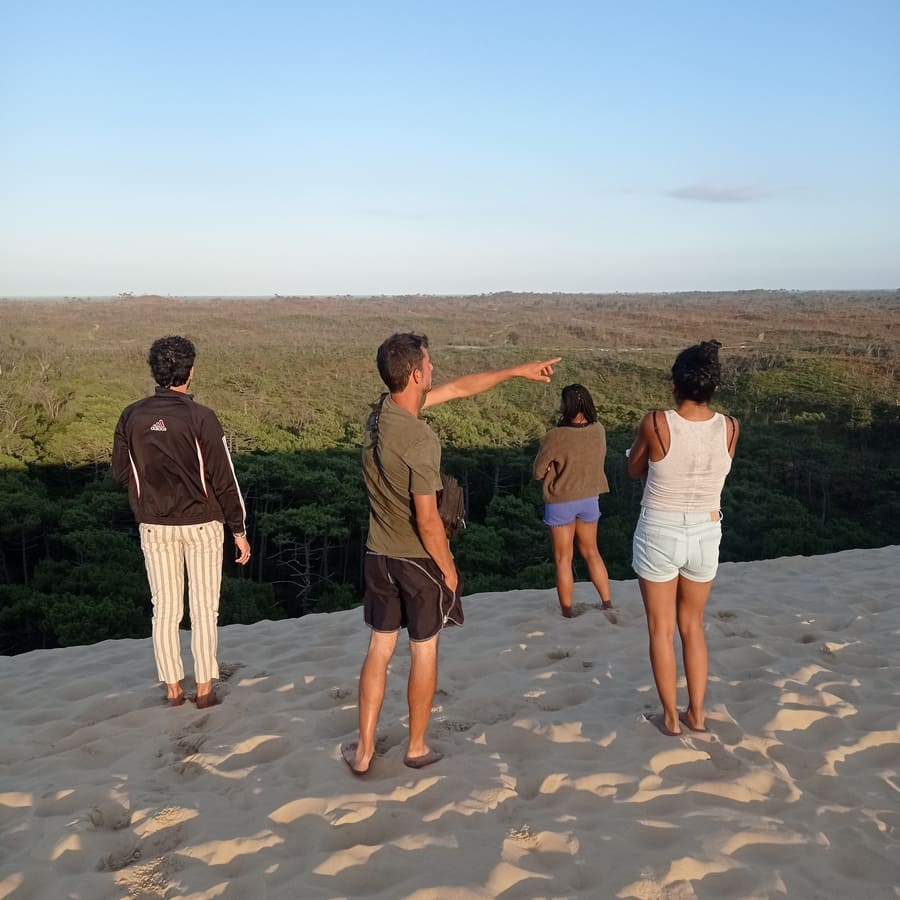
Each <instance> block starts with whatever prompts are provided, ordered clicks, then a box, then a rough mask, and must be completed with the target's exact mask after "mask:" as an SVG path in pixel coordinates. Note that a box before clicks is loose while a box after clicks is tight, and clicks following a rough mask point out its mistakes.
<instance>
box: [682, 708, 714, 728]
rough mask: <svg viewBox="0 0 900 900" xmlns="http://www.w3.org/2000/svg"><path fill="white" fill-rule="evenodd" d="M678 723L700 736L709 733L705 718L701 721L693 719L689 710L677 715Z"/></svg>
mask: <svg viewBox="0 0 900 900" xmlns="http://www.w3.org/2000/svg"><path fill="white" fill-rule="evenodd" d="M678 721H679V722H681V724H682V725H684V726H685V727H686V728H689V729H690V730H691V731H697V732H699V733H700V734H706V733H707V732H708V731H709V729H708V728H707V727H706V724H705V717H704V719H703V720H700V719H697V718H695V716H694V714H693V713H692V712H691V711H690V709H686V710H685V711H684V712H683V713H679V714H678Z"/></svg>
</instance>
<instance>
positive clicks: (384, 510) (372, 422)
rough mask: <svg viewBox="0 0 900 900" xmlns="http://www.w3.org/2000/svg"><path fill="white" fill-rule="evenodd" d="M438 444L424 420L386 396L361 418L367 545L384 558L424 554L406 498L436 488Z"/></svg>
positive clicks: (412, 512) (439, 485) (438, 485)
mask: <svg viewBox="0 0 900 900" xmlns="http://www.w3.org/2000/svg"><path fill="white" fill-rule="evenodd" d="M440 464H441V445H440V442H439V441H438V438H437V435H436V434H435V433H434V432H433V431H432V430H431V428H430V427H429V426H428V423H427V422H425V421H424V420H423V419H420V418H418V417H416V416H414V415H412V414H411V413H409V412H407V411H406V410H405V409H403V408H402V407H400V406H399V405H398V404H397V403H395V402H394V400H392V399H391V396H390V394H386V395H385V396H384V398H383V399H382V401H381V402H380V403H378V404H376V407H375V409H374V411H373V413H372V415H370V416H369V418H368V420H367V422H366V433H365V445H364V447H363V479H364V480H365V484H366V492H367V493H368V495H369V506H370V513H369V536H368V539H367V541H366V547H367V548H368V549H369V550H371V551H372V552H373V553H381V554H385V555H387V556H402V557H413V558H424V557H427V556H429V553H428V551H427V550H426V549H425V545H424V544H423V543H422V539H421V537H420V536H419V532H418V530H417V528H416V524H415V515H414V511H413V506H412V500H411V497H412V495H414V494H427V493H433V492H434V491H437V490H440V487H441V477H440Z"/></svg>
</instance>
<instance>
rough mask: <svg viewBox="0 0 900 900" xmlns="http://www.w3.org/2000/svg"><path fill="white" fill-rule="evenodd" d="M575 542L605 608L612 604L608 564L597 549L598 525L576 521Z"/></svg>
mask: <svg viewBox="0 0 900 900" xmlns="http://www.w3.org/2000/svg"><path fill="white" fill-rule="evenodd" d="M575 540H576V541H577V543H578V552H579V553H580V554H581V558H582V559H583V560H584V561H585V563H586V564H587V567H588V574H589V575H590V576H591V584H592V585H594V587H595V588H596V589H597V593H598V594H599V595H600V600H601V602H602V604H603V606H604V608H608V607H609V606H611V605H612V604H611V603H610V601H609V597H610V594H609V573H608V572H607V571H606V564H605V563H604V562H603V557H602V556H601V555H600V551H599V550H598V549H597V523H596V522H582V521H580V520H578V519H576V520H575Z"/></svg>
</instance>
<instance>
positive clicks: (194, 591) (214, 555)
mask: <svg viewBox="0 0 900 900" xmlns="http://www.w3.org/2000/svg"><path fill="white" fill-rule="evenodd" d="M140 533H141V550H143V551H144V563H145V564H146V566H147V579H148V581H149V582H150V594H151V598H152V601H153V654H154V656H155V657H156V671H157V672H158V674H159V680H160V681H164V682H166V684H176V683H177V682H179V681H181V679H182V678H184V665H183V663H182V661H181V642H180V639H179V634H178V626H179V625H180V624H181V620H182V619H183V618H184V572H185V567H187V576H188V606H189V608H190V613H191V653H193V656H194V677H195V678H196V680H197V683H198V684H200V683H202V682H205V681H210V680H211V679H213V678H218V676H219V664H218V662H217V661H216V648H217V646H218V631H217V621H218V618H219V591H220V589H221V586H222V544H223V540H224V526H223V525H222V523H221V522H204V523H203V524H202V525H146V524H142V525H141V526H140Z"/></svg>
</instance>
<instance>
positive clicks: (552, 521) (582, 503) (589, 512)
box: [544, 497, 600, 528]
mask: <svg viewBox="0 0 900 900" xmlns="http://www.w3.org/2000/svg"><path fill="white" fill-rule="evenodd" d="M599 518H600V501H599V500H598V499H597V498H596V497H585V498H584V500H569V501H568V502H566V503H545V504H544V524H545V525H549V526H550V527H551V528H554V527H557V526H559V525H571V524H572V523H573V522H574V521H575V520H576V519H580V520H581V521H582V522H596V521H598V520H599Z"/></svg>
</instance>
